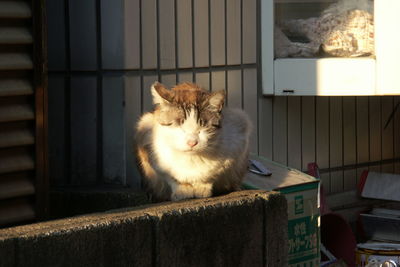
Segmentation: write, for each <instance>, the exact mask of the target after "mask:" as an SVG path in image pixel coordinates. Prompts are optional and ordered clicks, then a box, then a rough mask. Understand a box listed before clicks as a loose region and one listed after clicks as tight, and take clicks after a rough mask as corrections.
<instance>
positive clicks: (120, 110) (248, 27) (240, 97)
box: [47, 0, 400, 192]
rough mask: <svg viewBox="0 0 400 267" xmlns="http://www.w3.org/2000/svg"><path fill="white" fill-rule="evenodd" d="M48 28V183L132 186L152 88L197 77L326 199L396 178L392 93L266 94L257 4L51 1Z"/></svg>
mask: <svg viewBox="0 0 400 267" xmlns="http://www.w3.org/2000/svg"><path fill="white" fill-rule="evenodd" d="M47 3H48V4H47V5H48V9H49V12H48V21H49V30H48V34H49V70H50V76H49V99H50V103H49V105H50V111H49V114H50V122H49V123H50V125H49V134H50V176H51V179H52V184H53V186H70V185H71V186H81V185H104V184H106V185H119V186H131V187H134V188H138V187H139V186H140V182H139V179H138V175H137V170H136V168H135V164H134V156H133V153H132V152H133V140H132V137H133V134H134V125H135V122H136V120H137V118H138V117H139V116H140V115H141V114H142V113H143V112H146V111H149V110H151V108H152V104H151V97H150V91H149V87H150V85H151V84H152V83H153V82H154V81H156V80H159V81H161V82H163V83H165V84H166V85H168V86H172V85H174V84H176V83H178V82H182V81H194V82H196V83H198V84H200V85H201V86H203V87H204V88H206V89H208V90H217V89H226V90H227V104H228V106H232V107H239V108H243V109H244V110H246V111H247V112H248V114H249V116H250V117H251V119H252V121H253V123H254V129H255V130H254V133H253V136H252V139H251V140H252V143H251V150H252V152H254V153H258V154H260V155H262V156H266V157H268V158H271V159H273V160H275V161H278V162H280V163H283V164H287V165H289V166H291V167H294V168H298V169H302V170H305V169H306V168H307V163H309V162H314V161H316V162H317V163H318V164H319V166H320V167H321V168H322V179H323V182H324V185H325V187H326V188H327V191H328V192H339V191H344V190H348V189H351V188H354V187H355V185H356V183H357V179H358V177H359V175H360V172H361V171H362V170H363V169H365V168H369V169H371V170H376V171H387V172H397V173H399V172H400V163H399V161H398V159H399V158H400V135H399V134H400V133H399V132H400V111H399V112H397V113H396V115H395V116H394V120H392V121H391V122H390V123H389V126H388V127H387V128H386V129H383V128H384V125H385V123H386V121H387V119H388V117H389V115H390V113H391V111H392V109H393V107H394V106H395V105H396V104H397V103H398V102H399V101H400V98H399V97H269V98H266V97H263V96H261V95H260V93H259V90H258V87H259V86H258V85H259V82H258V81H259V78H258V76H259V73H258V72H259V68H258V56H259V53H257V51H258V45H257V42H258V40H259V34H258V32H259V25H257V21H258V19H257V7H258V6H259V4H260V3H259V0H212V1H210V0H189V1H187V0H116V1H107V0H87V1H78V0H52V1H47Z"/></svg>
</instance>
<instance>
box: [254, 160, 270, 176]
mask: <svg viewBox="0 0 400 267" xmlns="http://www.w3.org/2000/svg"><path fill="white" fill-rule="evenodd" d="M249 171H251V172H252V173H255V174H259V175H264V176H270V175H271V174H272V172H271V171H270V170H268V169H267V168H265V167H264V165H262V163H261V162H259V161H257V160H254V159H249Z"/></svg>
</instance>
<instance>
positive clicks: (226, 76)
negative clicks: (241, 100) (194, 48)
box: [224, 0, 229, 105]
mask: <svg viewBox="0 0 400 267" xmlns="http://www.w3.org/2000/svg"><path fill="white" fill-rule="evenodd" d="M226 1H227V0H225V1H224V16H225V18H224V20H225V26H224V27H225V29H224V31H225V32H224V38H225V44H224V45H225V66H228V44H227V43H228V33H227V32H228V26H227V22H228V19H227V9H228V8H227V5H226ZM225 94H226V95H225V102H226V105H228V104H229V103H228V94H229V88H228V69H227V68H225Z"/></svg>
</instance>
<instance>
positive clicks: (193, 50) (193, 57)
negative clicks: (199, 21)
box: [177, 0, 196, 82]
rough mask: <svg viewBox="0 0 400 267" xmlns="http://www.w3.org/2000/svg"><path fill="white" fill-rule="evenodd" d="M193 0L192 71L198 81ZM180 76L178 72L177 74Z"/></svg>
mask: <svg viewBox="0 0 400 267" xmlns="http://www.w3.org/2000/svg"><path fill="white" fill-rule="evenodd" d="M191 1H192V7H191V12H192V72H193V82H196V73H195V66H196V56H195V55H196V54H195V50H196V43H195V41H194V40H195V38H194V36H195V32H194V29H195V27H194V21H195V20H194V14H195V12H194V0H191ZM177 77H178V74H177Z"/></svg>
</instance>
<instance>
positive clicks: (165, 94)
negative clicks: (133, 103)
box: [151, 82, 173, 105]
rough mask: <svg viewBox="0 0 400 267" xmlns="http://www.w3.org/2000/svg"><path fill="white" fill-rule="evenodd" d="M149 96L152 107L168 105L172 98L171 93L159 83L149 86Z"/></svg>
mask: <svg viewBox="0 0 400 267" xmlns="http://www.w3.org/2000/svg"><path fill="white" fill-rule="evenodd" d="M151 95H152V96H153V104H154V105H160V104H166V103H170V102H171V100H172V97H173V93H172V91H171V90H168V89H167V88H166V87H165V86H164V85H163V84H161V83H159V82H155V83H153V85H152V86H151Z"/></svg>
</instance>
